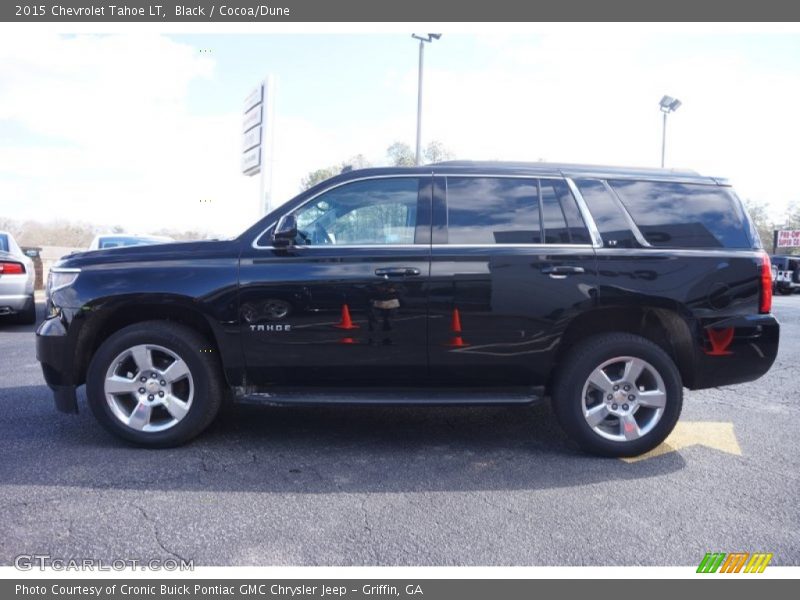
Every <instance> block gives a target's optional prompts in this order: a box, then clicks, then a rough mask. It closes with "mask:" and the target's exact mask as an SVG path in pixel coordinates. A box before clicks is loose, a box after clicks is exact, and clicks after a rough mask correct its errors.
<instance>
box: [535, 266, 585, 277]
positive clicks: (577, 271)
mask: <svg viewBox="0 0 800 600" xmlns="http://www.w3.org/2000/svg"><path fill="white" fill-rule="evenodd" d="M585 272H586V269H584V268H583V267H572V266H566V265H562V266H557V267H545V268H544V269H542V273H544V274H545V275H549V276H550V278H551V279H566V277H567V275H581V274H583V273H585Z"/></svg>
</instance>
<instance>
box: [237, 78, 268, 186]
mask: <svg viewBox="0 0 800 600" xmlns="http://www.w3.org/2000/svg"><path fill="white" fill-rule="evenodd" d="M263 115H264V84H263V83H260V84H259V85H258V86H257V87H256V88H255V89H254V90H253V91H252V92H250V93H249V94H247V97H246V98H245V99H244V118H243V119H242V173H244V174H245V175H256V174H258V173H260V172H261V130H262V129H263V127H262V120H263Z"/></svg>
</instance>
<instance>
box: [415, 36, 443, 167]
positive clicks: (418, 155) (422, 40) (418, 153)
mask: <svg viewBox="0 0 800 600" xmlns="http://www.w3.org/2000/svg"><path fill="white" fill-rule="evenodd" d="M411 37H412V38H414V39H417V40H419V74H418V80H417V151H416V154H415V159H414V162H415V163H416V164H417V165H419V163H420V159H421V157H422V70H423V64H424V60H425V44H426V43H430V42H432V41H433V40H438V39H439V38H440V37H442V34H441V33H429V34H427V35H417V34H416V33H413V34H411Z"/></svg>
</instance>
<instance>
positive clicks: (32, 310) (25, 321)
mask: <svg viewBox="0 0 800 600" xmlns="http://www.w3.org/2000/svg"><path fill="white" fill-rule="evenodd" d="M11 321H12V322H13V323H19V324H20V325H33V324H34V323H36V299H35V298H34V296H33V294H31V295H30V297H29V298H28V299H27V300H26V301H25V308H23V309H22V310H21V311H19V312H18V313H16V314H14V315H13V316H12V317H11Z"/></svg>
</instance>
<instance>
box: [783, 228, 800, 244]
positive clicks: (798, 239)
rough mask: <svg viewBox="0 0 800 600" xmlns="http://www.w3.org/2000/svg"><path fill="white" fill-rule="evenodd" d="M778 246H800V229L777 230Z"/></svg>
mask: <svg viewBox="0 0 800 600" xmlns="http://www.w3.org/2000/svg"><path fill="white" fill-rule="evenodd" d="M778 247H779V248H800V229H784V230H782V231H778Z"/></svg>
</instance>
